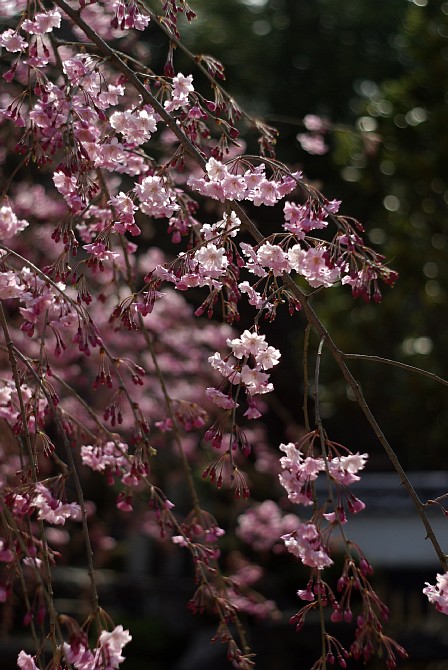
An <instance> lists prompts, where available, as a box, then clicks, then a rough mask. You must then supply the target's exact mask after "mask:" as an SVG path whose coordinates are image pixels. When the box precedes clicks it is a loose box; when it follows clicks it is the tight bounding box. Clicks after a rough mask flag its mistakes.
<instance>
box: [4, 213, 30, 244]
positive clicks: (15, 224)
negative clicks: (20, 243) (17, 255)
mask: <svg viewBox="0 0 448 670" xmlns="http://www.w3.org/2000/svg"><path fill="white" fill-rule="evenodd" d="M27 226H29V223H28V221H25V220H24V219H18V218H17V216H16V215H15V214H14V212H13V211H12V209H11V207H10V206H9V205H2V206H1V207H0V239H1V240H8V239H10V238H11V237H14V235H17V233H20V232H21V231H22V230H25V228H26V227H27Z"/></svg>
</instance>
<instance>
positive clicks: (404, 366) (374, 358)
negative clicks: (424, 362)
mask: <svg viewBox="0 0 448 670" xmlns="http://www.w3.org/2000/svg"><path fill="white" fill-rule="evenodd" d="M341 353H342V352H341ZM342 355H343V357H344V358H345V359H347V360H352V361H370V362H372V363H384V364H385V365H391V366H393V367H395V368H401V369H402V370H406V371H407V372H415V373H416V374H418V375H422V376H423V377H428V379H431V381H433V382H437V383H438V384H443V386H448V380H446V379H443V377H439V375H436V374H434V372H429V371H428V370H423V369H422V368H417V367H416V366H415V365H408V363H402V362H401V361H394V360H392V359H391V358H383V357H382V356H367V355H365V354H346V353H343V354H342Z"/></svg>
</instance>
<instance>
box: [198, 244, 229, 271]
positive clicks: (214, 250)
mask: <svg viewBox="0 0 448 670" xmlns="http://www.w3.org/2000/svg"><path fill="white" fill-rule="evenodd" d="M194 259H195V260H196V261H197V262H198V263H199V269H200V271H201V273H204V271H205V273H207V272H208V273H212V276H217V275H218V276H219V275H222V274H225V271H226V268H227V266H228V265H229V261H228V259H227V255H226V250H225V248H224V247H217V246H216V244H212V243H210V244H207V245H205V246H203V247H201V248H200V249H198V250H197V251H196V253H195V255H194Z"/></svg>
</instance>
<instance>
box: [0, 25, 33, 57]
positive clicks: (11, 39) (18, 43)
mask: <svg viewBox="0 0 448 670" xmlns="http://www.w3.org/2000/svg"><path fill="white" fill-rule="evenodd" d="M0 46H2V47H4V48H5V49H6V51H11V52H16V51H23V50H24V49H26V47H27V46H28V42H27V41H26V40H25V39H24V38H23V37H22V36H21V35H19V33H17V32H16V31H15V30H13V29H12V28H9V29H8V30H5V31H4V32H3V33H2V34H1V35H0Z"/></svg>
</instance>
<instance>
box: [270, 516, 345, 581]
mask: <svg viewBox="0 0 448 670" xmlns="http://www.w3.org/2000/svg"><path fill="white" fill-rule="evenodd" d="M281 539H282V540H283V542H284V543H285V547H286V548H287V550H288V551H289V552H290V553H291V554H294V556H297V557H298V558H300V559H301V561H302V563H303V564H304V565H308V566H309V567H311V568H317V569H318V570H323V569H324V568H326V567H328V566H329V565H332V564H333V561H332V560H331V558H330V557H329V555H328V553H327V550H326V549H325V548H324V547H323V546H322V544H321V537H320V533H319V531H318V530H317V528H316V526H315V525H314V524H313V523H301V524H299V527H298V528H297V530H296V531H295V532H294V533H288V534H286V535H283V536H282V538H281Z"/></svg>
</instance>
